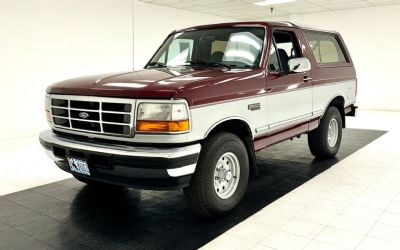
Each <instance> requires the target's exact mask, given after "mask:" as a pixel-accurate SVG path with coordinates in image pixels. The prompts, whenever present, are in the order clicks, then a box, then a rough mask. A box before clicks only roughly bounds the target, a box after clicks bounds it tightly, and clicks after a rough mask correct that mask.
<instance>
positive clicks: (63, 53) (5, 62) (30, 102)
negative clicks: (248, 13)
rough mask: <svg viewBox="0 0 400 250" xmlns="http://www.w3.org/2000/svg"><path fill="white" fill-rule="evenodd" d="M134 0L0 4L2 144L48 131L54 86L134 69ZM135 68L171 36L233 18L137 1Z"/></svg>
mask: <svg viewBox="0 0 400 250" xmlns="http://www.w3.org/2000/svg"><path fill="white" fill-rule="evenodd" d="M132 5H133V1H132V0H1V1H0V33H1V34H2V35H1V39H0V79H1V80H0V87H1V94H0V140H6V139H11V138H16V137H23V136H33V135H37V133H38V132H39V131H40V130H42V129H45V128H47V124H46V122H45V120H46V118H45V116H44V110H43V109H44V107H43V106H44V92H45V89H46V86H47V85H49V84H50V83H53V82H56V81H60V80H63V79H66V78H71V77H76V76H80V75H88V74H96V73H104V72H113V71H124V70H130V69H132V67H133V65H132V64H133V34H132V33H133V22H132V21H133V20H132V19H133V16H132V15H133V8H132ZM134 15H135V19H134V21H135V43H136V44H135V61H136V63H135V68H139V67H142V66H143V65H144V63H145V62H147V60H148V59H149V58H150V57H151V56H152V54H153V53H154V50H155V49H156V48H157V47H158V46H159V45H160V44H161V42H162V41H163V39H164V38H165V36H166V35H167V34H168V33H169V32H170V31H172V30H174V29H177V28H181V27H185V26H190V25H195V24H201V23H210V22H223V21H228V19H224V18H218V17H214V16H209V15H202V14H195V13H191V12H187V11H179V10H176V9H170V8H165V7H159V6H155V5H149V4H145V3H139V2H135V14H134Z"/></svg>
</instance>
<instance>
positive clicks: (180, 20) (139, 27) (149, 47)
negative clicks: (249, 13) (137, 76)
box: [134, 2, 237, 69]
mask: <svg viewBox="0 0 400 250" xmlns="http://www.w3.org/2000/svg"><path fill="white" fill-rule="evenodd" d="M134 13H135V14H134V18H135V19H134V26H135V28H134V37H135V40H134V41H135V48H134V55H135V57H134V58H135V69H140V68H143V66H144V65H145V64H146V63H147V62H148V61H149V59H150V57H151V56H153V54H154V52H155V51H156V50H157V48H158V47H159V46H160V45H161V43H162V42H163V41H164V39H165V38H166V37H167V36H168V34H169V33H171V32H172V31H174V30H177V29H181V28H187V27H191V26H195V25H201V24H212V23H221V22H234V21H237V20H233V19H228V18H223V17H217V16H211V15H205V14H200V13H193V12H189V11H183V10H178V9H173V8H167V7H163V6H159V5H154V4H147V3H143V2H135V8H134Z"/></svg>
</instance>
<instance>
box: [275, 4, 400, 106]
mask: <svg viewBox="0 0 400 250" xmlns="http://www.w3.org/2000/svg"><path fill="white" fill-rule="evenodd" d="M399 13H400V5H391V6H383V7H373V8H363V9H355V10H343V11H334V12H323V13H315V14H298V15H292V16H290V17H288V18H281V20H285V19H286V20H290V21H293V22H295V23H299V24H305V25H309V26H312V27H317V28H323V29H331V30H336V31H339V32H340V33H341V35H342V36H343V38H344V40H345V42H346V45H347V47H348V49H349V51H350V54H351V57H352V59H353V61H354V63H355V66H356V70H357V75H358V96H357V99H358V100H357V103H358V105H359V106H360V108H363V109H374V110H395V111H400V98H399V94H400V80H399V78H398V75H397V74H398V72H399V67H400V63H399V58H400V49H399V45H400V28H399V27H398V25H399V23H400V16H399Z"/></svg>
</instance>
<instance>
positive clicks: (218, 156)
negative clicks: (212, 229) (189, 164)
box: [184, 132, 249, 217]
mask: <svg viewBox="0 0 400 250" xmlns="http://www.w3.org/2000/svg"><path fill="white" fill-rule="evenodd" d="M248 178H249V159H248V155H247V150H246V147H245V145H244V143H243V142H242V140H241V139H240V138H239V137H237V136H236V135H234V134H231V133H226V132H224V133H218V134H215V135H213V136H211V137H210V138H209V139H207V140H206V141H205V143H204V144H203V148H202V151H201V154H200V157H199V160H198V163H197V167H196V172H195V173H194V175H193V176H192V179H191V182H190V186H189V187H188V188H185V189H184V193H185V196H186V198H187V199H188V201H189V203H190V205H191V207H192V208H193V210H194V212H195V213H196V214H198V215H200V216H203V217H217V216H221V215H224V214H226V213H228V212H229V211H231V210H232V209H233V208H235V207H236V206H237V205H238V204H239V202H240V201H241V199H242V198H243V196H244V194H245V191H246V188H247V182H248Z"/></svg>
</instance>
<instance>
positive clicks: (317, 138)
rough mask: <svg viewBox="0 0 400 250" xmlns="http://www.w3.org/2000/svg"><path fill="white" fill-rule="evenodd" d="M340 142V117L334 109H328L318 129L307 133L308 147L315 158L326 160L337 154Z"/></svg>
mask: <svg viewBox="0 0 400 250" xmlns="http://www.w3.org/2000/svg"><path fill="white" fill-rule="evenodd" d="M330 133H331V135H332V134H333V135H332V136H330ZM341 142H342V116H341V115H340V112H339V110H338V109H337V108H336V107H328V109H327V111H326V113H325V115H324V116H323V117H322V119H321V122H320V124H319V126H318V128H317V129H315V130H313V131H311V132H309V133H308V146H309V148H310V151H311V153H312V154H313V155H314V156H315V157H317V158H320V159H327V158H330V157H333V156H335V155H336V154H337V152H338V151H339V148H340V143H341Z"/></svg>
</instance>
